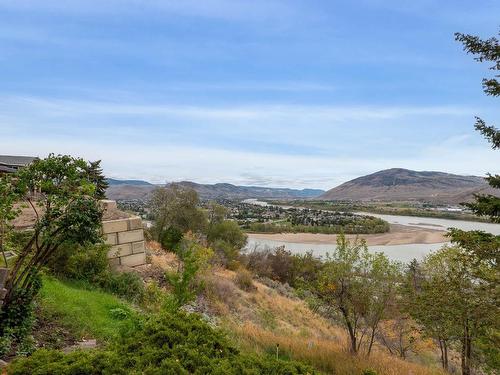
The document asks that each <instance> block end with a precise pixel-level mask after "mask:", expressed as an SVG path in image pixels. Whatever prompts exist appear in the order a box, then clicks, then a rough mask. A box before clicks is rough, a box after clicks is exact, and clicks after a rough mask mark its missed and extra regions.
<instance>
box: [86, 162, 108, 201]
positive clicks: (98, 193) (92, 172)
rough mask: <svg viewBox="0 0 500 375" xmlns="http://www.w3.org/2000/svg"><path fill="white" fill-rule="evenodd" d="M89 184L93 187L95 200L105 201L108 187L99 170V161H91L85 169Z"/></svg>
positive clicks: (100, 169)
mask: <svg viewBox="0 0 500 375" xmlns="http://www.w3.org/2000/svg"><path fill="white" fill-rule="evenodd" d="M87 173H88V176H89V179H90V182H91V183H92V184H93V185H94V186H95V193H94V197H95V198H96V199H106V190H107V188H108V186H109V184H108V181H106V178H105V177H104V174H103V173H102V168H101V161H100V160H97V161H91V162H89V165H88V167H87Z"/></svg>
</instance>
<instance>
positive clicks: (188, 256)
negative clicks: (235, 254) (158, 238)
mask: <svg viewBox="0 0 500 375" xmlns="http://www.w3.org/2000/svg"><path fill="white" fill-rule="evenodd" d="M177 256H178V257H179V259H180V260H181V267H180V268H179V269H178V270H177V271H176V272H166V273H165V277H166V279H167V280H168V282H169V284H170V285H171V287H172V295H171V296H169V297H170V298H169V299H167V304H168V306H169V307H171V308H174V309H177V308H179V307H181V306H183V305H185V304H187V303H189V302H191V301H193V300H194V299H195V298H196V295H197V294H198V292H200V291H201V290H202V289H203V285H202V281H200V280H199V279H198V277H197V276H198V272H199V271H201V270H204V269H206V267H207V266H208V261H209V259H210V258H211V257H212V256H213V252H212V250H211V249H208V248H206V247H203V246H201V245H199V244H198V243H196V242H195V241H194V240H193V239H192V238H189V237H187V238H185V239H183V240H182V242H181V243H180V244H179V247H178V249H177Z"/></svg>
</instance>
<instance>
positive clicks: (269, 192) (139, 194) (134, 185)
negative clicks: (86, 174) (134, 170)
mask: <svg viewBox="0 0 500 375" xmlns="http://www.w3.org/2000/svg"><path fill="white" fill-rule="evenodd" d="M108 183H109V188H108V190H107V191H106V195H107V197H108V198H109V199H114V200H123V199H147V197H148V196H149V194H151V192H152V191H153V190H154V189H155V188H156V187H158V186H160V185H153V184H151V183H149V182H146V181H140V180H115V179H108ZM178 184H180V185H182V186H184V187H187V188H192V189H194V190H196V191H197V192H198V194H199V195H200V197H201V198H203V199H247V198H261V199H263V198H269V199H307V198H316V197H318V196H320V195H321V194H323V193H324V190H319V189H303V190H297V189H287V188H269V187H259V186H237V185H232V184H226V183H219V184H212V185H209V184H198V183H195V182H191V181H182V182H178Z"/></svg>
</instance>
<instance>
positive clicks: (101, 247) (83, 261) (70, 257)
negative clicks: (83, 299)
mask: <svg viewBox="0 0 500 375" xmlns="http://www.w3.org/2000/svg"><path fill="white" fill-rule="evenodd" d="M108 251H109V245H105V244H97V245H87V246H79V245H76V244H65V246H63V247H61V248H60V249H59V251H58V252H57V254H55V256H54V258H53V259H52V260H51V262H50V263H49V270H50V272H51V273H52V274H53V275H55V276H58V277H59V278H62V279H68V280H79V281H85V282H88V283H90V284H92V285H96V286H97V287H99V288H101V289H103V290H105V291H107V292H110V293H113V294H115V295H117V296H119V297H122V298H125V299H127V300H129V301H134V302H138V301H140V300H141V298H142V296H143V294H144V285H143V283H142V280H141V278H140V277H139V276H138V275H136V274H134V273H132V272H123V273H118V272H113V271H111V268H110V266H109V260H108V257H107V253H108Z"/></svg>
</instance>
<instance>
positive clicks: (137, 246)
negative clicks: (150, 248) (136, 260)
mask: <svg viewBox="0 0 500 375" xmlns="http://www.w3.org/2000/svg"><path fill="white" fill-rule="evenodd" d="M144 251H145V247H144V241H139V242H134V243H133V244H132V252H133V253H134V254H137V253H143V252H144Z"/></svg>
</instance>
